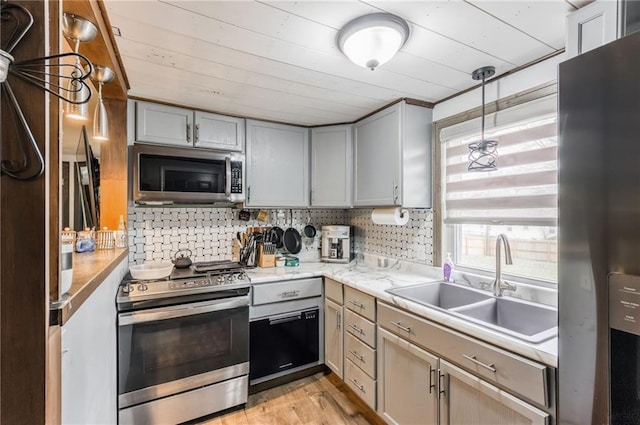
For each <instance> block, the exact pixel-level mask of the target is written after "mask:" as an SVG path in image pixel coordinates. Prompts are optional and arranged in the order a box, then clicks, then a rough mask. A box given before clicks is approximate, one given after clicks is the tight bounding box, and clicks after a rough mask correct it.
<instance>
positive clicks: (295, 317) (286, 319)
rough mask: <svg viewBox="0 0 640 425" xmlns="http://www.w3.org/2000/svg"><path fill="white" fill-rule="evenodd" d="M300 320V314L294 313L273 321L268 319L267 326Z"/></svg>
mask: <svg viewBox="0 0 640 425" xmlns="http://www.w3.org/2000/svg"><path fill="white" fill-rule="evenodd" d="M300 319H302V314H301V313H296V314H293V315H291V316H285V317H278V318H275V319H269V324H270V325H279V324H281V323H287V322H295V321H296V320H300Z"/></svg>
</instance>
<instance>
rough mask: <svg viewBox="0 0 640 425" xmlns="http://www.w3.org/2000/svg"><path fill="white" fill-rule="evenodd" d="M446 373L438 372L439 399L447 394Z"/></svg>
mask: <svg viewBox="0 0 640 425" xmlns="http://www.w3.org/2000/svg"><path fill="white" fill-rule="evenodd" d="M445 377H446V376H445V374H443V373H438V386H439V387H440V391H438V399H441V398H442V397H443V396H446V392H445V389H444V378H445Z"/></svg>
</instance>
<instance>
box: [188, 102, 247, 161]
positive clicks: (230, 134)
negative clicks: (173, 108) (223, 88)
mask: <svg viewBox="0 0 640 425" xmlns="http://www.w3.org/2000/svg"><path fill="white" fill-rule="evenodd" d="M194 140H195V143H194V145H195V147H197V148H208V149H220V150H225V151H236V152H242V151H243V150H244V118H236V117H228V116H226V115H218V114H210V113H206V112H201V111H196V113H195V135H194Z"/></svg>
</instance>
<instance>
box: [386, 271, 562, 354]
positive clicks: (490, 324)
mask: <svg viewBox="0 0 640 425" xmlns="http://www.w3.org/2000/svg"><path fill="white" fill-rule="evenodd" d="M387 292H388V293H390V294H393V295H397V296H399V297H402V298H406V299H408V300H411V301H414V302H416V303H418V304H422V305H425V306H427V307H435V308H437V309H440V310H443V311H446V312H447V313H449V314H451V315H453V316H456V317H459V318H461V319H464V320H467V321H470V322H474V323H476V324H478V325H481V326H483V327H485V328H489V329H492V330H495V331H497V332H500V333H503V334H506V335H510V336H513V337H515V338H518V339H521V340H523V341H527V342H530V343H533V344H538V343H540V342H543V341H546V340H548V339H550V338H553V337H555V336H556V335H557V334H558V311H557V310H556V309H555V308H553V307H548V306H546V305H542V304H536V303H532V302H529V301H523V300H519V299H516V298H509V297H495V296H493V295H491V294H489V293H488V292H485V291H481V290H479V289H475V288H471V287H466V286H461V285H456V284H451V283H446V282H429V283H421V284H418V285H411V286H403V287H399V288H392V289H387Z"/></svg>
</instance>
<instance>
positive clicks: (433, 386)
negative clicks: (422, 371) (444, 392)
mask: <svg viewBox="0 0 640 425" xmlns="http://www.w3.org/2000/svg"><path fill="white" fill-rule="evenodd" d="M435 372H436V370H435V369H434V368H432V367H431V365H429V394H431V391H432V390H435V389H436V384H435V383H434V382H433V375H434V373H435Z"/></svg>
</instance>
